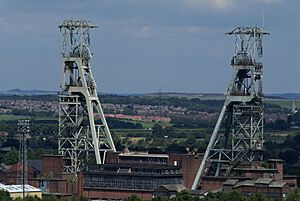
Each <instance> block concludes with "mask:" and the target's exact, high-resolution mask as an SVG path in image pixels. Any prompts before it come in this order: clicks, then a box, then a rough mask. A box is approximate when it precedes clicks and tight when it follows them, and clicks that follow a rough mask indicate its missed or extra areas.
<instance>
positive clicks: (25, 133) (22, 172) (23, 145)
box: [17, 120, 30, 197]
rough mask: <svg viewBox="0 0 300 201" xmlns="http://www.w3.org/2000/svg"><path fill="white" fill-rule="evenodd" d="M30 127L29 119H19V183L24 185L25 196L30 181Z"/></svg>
mask: <svg viewBox="0 0 300 201" xmlns="http://www.w3.org/2000/svg"><path fill="white" fill-rule="evenodd" d="M29 133H30V128H29V120H19V121H18V138H19V143H20V145H19V146H20V147H19V163H20V165H19V167H18V176H17V184H19V185H22V187H23V197H24V192H25V190H24V188H25V187H24V186H25V185H26V184H27V183H28V174H27V139H28V138H30V135H29Z"/></svg>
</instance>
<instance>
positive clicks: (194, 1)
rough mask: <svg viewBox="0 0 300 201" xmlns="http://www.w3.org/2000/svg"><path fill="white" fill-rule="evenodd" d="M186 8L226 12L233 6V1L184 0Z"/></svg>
mask: <svg viewBox="0 0 300 201" xmlns="http://www.w3.org/2000/svg"><path fill="white" fill-rule="evenodd" d="M184 2H185V4H186V6H188V7H191V8H207V7H210V8H214V9H218V10H226V9H229V8H231V7H233V6H234V2H235V0H186V1H184Z"/></svg>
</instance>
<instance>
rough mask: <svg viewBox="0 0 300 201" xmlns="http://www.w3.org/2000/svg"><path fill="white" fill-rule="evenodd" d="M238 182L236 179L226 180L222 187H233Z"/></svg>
mask: <svg viewBox="0 0 300 201" xmlns="http://www.w3.org/2000/svg"><path fill="white" fill-rule="evenodd" d="M238 181H239V180H238V179H227V180H226V181H225V182H224V183H223V185H235V184H236V183H237V182H238Z"/></svg>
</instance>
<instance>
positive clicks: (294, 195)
mask: <svg viewBox="0 0 300 201" xmlns="http://www.w3.org/2000/svg"><path fill="white" fill-rule="evenodd" d="M299 200H300V191H299V190H298V189H296V190H294V191H292V192H290V193H289V194H288V196H287V198H286V200H285V201H299Z"/></svg>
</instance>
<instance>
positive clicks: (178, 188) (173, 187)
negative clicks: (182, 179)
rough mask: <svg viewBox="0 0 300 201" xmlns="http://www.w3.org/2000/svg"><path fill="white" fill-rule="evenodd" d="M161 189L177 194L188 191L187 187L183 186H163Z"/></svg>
mask: <svg viewBox="0 0 300 201" xmlns="http://www.w3.org/2000/svg"><path fill="white" fill-rule="evenodd" d="M161 187H163V188H165V189H167V190H169V191H176V192H180V191H182V190H185V189H187V187H185V186H184V185H182V184H168V185H162V186H161Z"/></svg>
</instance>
